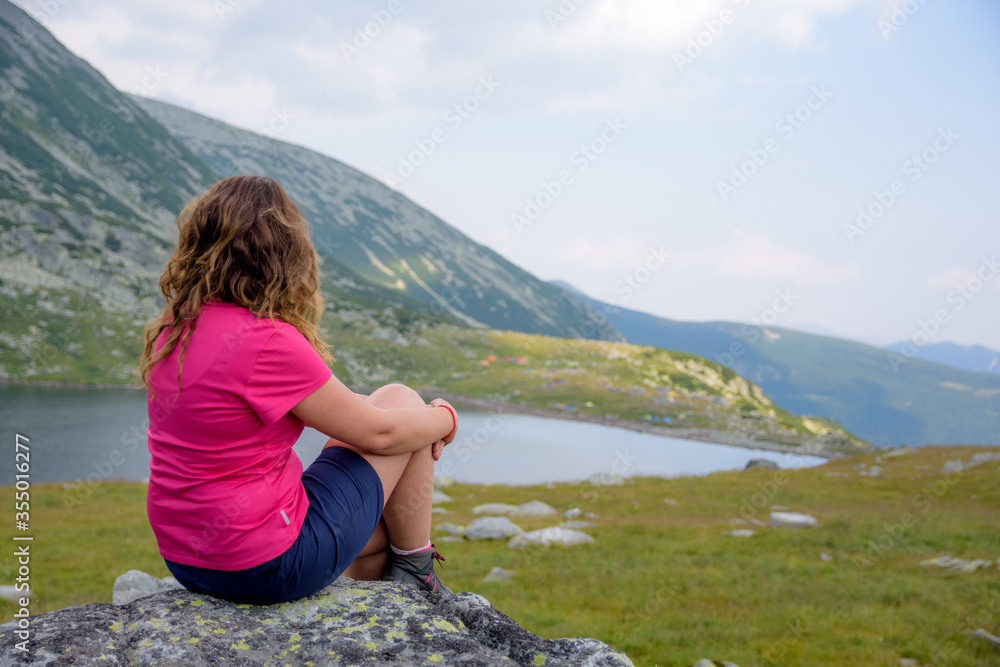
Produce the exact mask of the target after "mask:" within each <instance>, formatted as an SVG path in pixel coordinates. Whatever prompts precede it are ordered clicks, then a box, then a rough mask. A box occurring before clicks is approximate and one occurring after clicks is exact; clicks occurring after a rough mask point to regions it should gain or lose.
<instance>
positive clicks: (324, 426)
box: [292, 377, 454, 458]
mask: <svg viewBox="0 0 1000 667" xmlns="http://www.w3.org/2000/svg"><path fill="white" fill-rule="evenodd" d="M443 402H444V401H442V400H441V399H435V400H434V401H433V402H432V405H439V404H440V403H443ZM292 412H293V413H294V414H295V416H297V417H298V418H299V419H301V420H302V421H303V422H305V423H306V425H307V426H311V427H312V428H314V429H316V430H317V431H319V432H320V433H323V434H325V435H328V436H330V437H331V438H336V439H337V440H340V441H342V442H345V443H347V444H350V445H354V446H355V447H359V448H361V449H364V450H367V451H369V452H372V453H373V454H380V455H383V456H388V455H391V454H404V453H406V452H413V451H416V450H418V449H422V448H423V447H427V446H428V445H430V444H434V443H437V442H438V441H440V440H442V439H444V438H445V436H446V435H448V434H449V433H451V431H452V427H453V425H454V421H453V419H452V415H451V411H450V410H445V409H440V408H436V409H433V410H428V409H427V407H423V408H379V407H376V406H374V405H372V404H371V403H369V402H368V401H366V400H365V399H364V397H362V396H360V395H359V394H355V393H354V392H352V391H351V390H350V389H348V388H347V387H346V386H345V385H344V384H343V383H342V382H341V381H340V380H338V379H337V378H336V377H331V378H330V379H329V380H328V381H327V382H326V384H324V385H323V386H322V387H320V388H319V389H317V390H316V391H314V392H313V393H311V394H309V396H306V397H305V398H304V399H302V401H301V402H300V403H299V404H298V405H296V406H295V407H294V408H292ZM453 438H454V434H452V435H451V437H450V438H448V439H446V440H444V443H443V444H448V443H450V442H451V440H452V439H453ZM436 449H438V448H436ZM435 458H436V457H435Z"/></svg>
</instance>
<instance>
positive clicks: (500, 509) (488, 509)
mask: <svg viewBox="0 0 1000 667" xmlns="http://www.w3.org/2000/svg"><path fill="white" fill-rule="evenodd" d="M516 509H517V505H508V504H507V503H486V504H485V505H476V506H475V507H473V508H472V513H473V514H476V515H479V514H491V515H494V516H503V515H505V514H510V513H511V512H513V511H514V510H516Z"/></svg>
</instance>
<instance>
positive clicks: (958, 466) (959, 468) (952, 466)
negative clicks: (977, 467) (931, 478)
mask: <svg viewBox="0 0 1000 667" xmlns="http://www.w3.org/2000/svg"><path fill="white" fill-rule="evenodd" d="M965 468H966V465H965V461H962V460H960V459H953V460H951V461H945V464H944V465H943V466H941V474H942V475H944V474H945V473H949V472H965Z"/></svg>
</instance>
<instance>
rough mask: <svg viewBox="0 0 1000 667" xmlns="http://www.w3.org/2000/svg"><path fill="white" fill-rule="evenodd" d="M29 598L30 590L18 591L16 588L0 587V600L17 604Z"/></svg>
mask: <svg viewBox="0 0 1000 667" xmlns="http://www.w3.org/2000/svg"><path fill="white" fill-rule="evenodd" d="M27 597H31V590H30V589H29V590H26V591H19V590H17V587H16V586H0V599H3V600H9V601H10V602H15V603H16V602H17V601H18V600H19V599H21V598H27Z"/></svg>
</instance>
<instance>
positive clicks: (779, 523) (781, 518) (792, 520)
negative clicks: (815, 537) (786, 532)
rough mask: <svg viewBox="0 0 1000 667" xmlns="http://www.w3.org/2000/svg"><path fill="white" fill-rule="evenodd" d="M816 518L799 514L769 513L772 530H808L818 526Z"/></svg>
mask: <svg viewBox="0 0 1000 667" xmlns="http://www.w3.org/2000/svg"><path fill="white" fill-rule="evenodd" d="M818 525H819V521H817V520H816V517H814V516H810V515H808V514H800V513H799V512H771V527H772V528H809V527H812V526H818Z"/></svg>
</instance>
